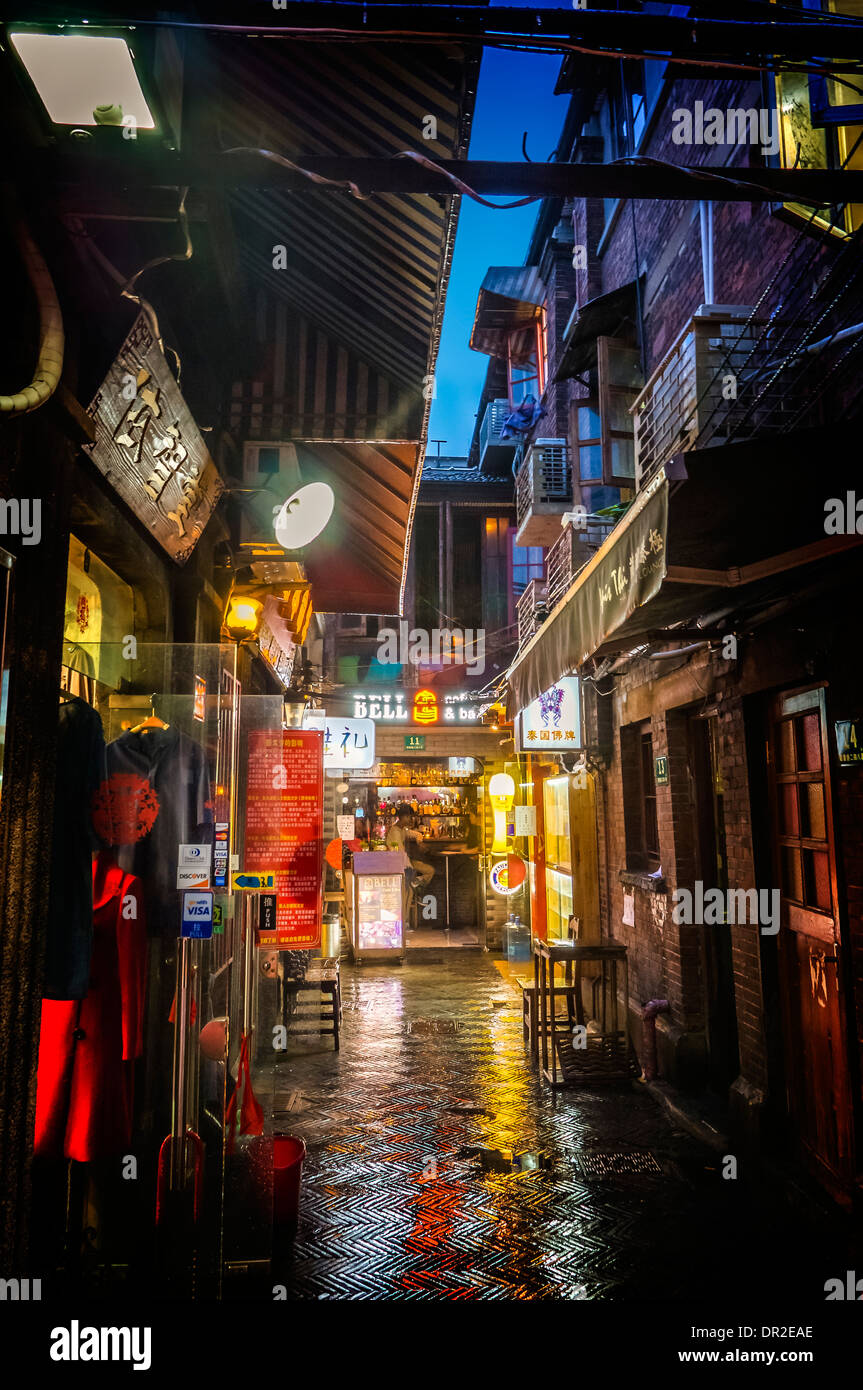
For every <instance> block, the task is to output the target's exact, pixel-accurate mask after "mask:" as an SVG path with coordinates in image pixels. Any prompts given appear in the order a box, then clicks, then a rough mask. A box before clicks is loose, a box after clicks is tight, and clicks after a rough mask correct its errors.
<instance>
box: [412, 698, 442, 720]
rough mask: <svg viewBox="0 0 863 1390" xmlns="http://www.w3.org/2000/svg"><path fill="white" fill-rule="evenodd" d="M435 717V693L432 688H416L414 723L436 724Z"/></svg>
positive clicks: (436, 709)
mask: <svg viewBox="0 0 863 1390" xmlns="http://www.w3.org/2000/svg"><path fill="white" fill-rule="evenodd" d="M437 719H438V708H437V695H436V694H435V693H434V691H433V690H418V691H417V693H416V695H415V696H414V723H415V724H436V723H437Z"/></svg>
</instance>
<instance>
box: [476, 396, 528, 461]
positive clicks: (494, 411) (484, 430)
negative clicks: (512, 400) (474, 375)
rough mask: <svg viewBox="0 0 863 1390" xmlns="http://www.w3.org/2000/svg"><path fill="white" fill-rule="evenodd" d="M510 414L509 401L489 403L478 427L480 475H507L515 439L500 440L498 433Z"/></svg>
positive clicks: (512, 457)
mask: <svg viewBox="0 0 863 1390" xmlns="http://www.w3.org/2000/svg"><path fill="white" fill-rule="evenodd" d="M509 413H510V404H509V401H508V400H507V399H506V398H505V397H504V399H503V400H497V401H489V403H488V405H487V406H486V408H485V414H484V415H483V417H482V424H481V425H480V427H479V468H480V472H481V473H486V474H490V475H491V476H492V477H500V476H501V475H502V474H508V473H509V471H510V469H511V468H512V464H513V459H514V457H515V451H516V447H517V445H518V442H519V441H518V440H517V439H501V437H500V432H501V430H502V429H503V424H504V421H505V419H506V417H507V415H509Z"/></svg>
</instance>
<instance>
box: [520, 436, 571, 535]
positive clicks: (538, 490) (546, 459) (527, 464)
mask: <svg viewBox="0 0 863 1390" xmlns="http://www.w3.org/2000/svg"><path fill="white" fill-rule="evenodd" d="M571 506H572V477H571V473H570V467H569V446H568V444H567V441H566V440H565V439H535V440H534V441H533V443H532V444H531V445H530V447H529V448H528V449H527V450H526V451H525V455H524V460H523V462H522V464H521V466H520V468H519V470H518V473H517V475H516V479H515V507H516V519H517V525H518V533H517V535H516V544H517V545H542V546H549V545H553V544H554V542H555V541H556V540H557V539H559V537H560V519H561V517H562V516H563V514H564V512H566V511H568V510H569V508H570V507H571Z"/></svg>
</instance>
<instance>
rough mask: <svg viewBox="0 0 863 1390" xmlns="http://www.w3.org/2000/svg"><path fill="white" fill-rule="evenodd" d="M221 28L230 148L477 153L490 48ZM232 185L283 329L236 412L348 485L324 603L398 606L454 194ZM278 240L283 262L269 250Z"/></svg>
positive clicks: (298, 153) (264, 310)
mask: <svg viewBox="0 0 863 1390" xmlns="http://www.w3.org/2000/svg"><path fill="white" fill-rule="evenodd" d="M209 42H210V43H211V45H212V49H211V51H212V53H213V54H214V56H215V58H216V62H217V65H218V73H217V75H216V74H214V78H215V80H217V81H218V84H219V87H218V90H219V97H220V103H221V105H220V115H219V119H218V122H217V137H218V142H219V144H220V145H221V147H222V148H224V149H231V148H236V147H252V148H256V149H266V150H271V151H273V152H274V153H277V154H280V155H282V156H284V157H286V158H288V159H290V160H292V161H294V162H296V163H298V164H300V165H301V164H302V161H303V157H304V156H311V155H339V156H345V155H356V156H357V157H359V158H363V157H371V156H377V157H380V156H386V155H392V154H397V153H399V152H400V151H402V150H418V149H421V150H422V151H423V153H427V154H428V155H429V156H430V157H431V158H432V159H434V158H458V157H463V156H464V155H465V154H466V153H467V143H468V135H469V128H470V120H471V117H472V114H473V102H474V95H475V87H476V77H477V72H478V62H479V59H478V50H477V51H467V50H465V49H463V48H461V47H459V46H457V45H449V46H441V47H435V48H431V47H429V46H426V45H423V46H412V45H410V44H409V43H406V44H392V43H385V44H378V45H375V44H374V43H367V44H366V43H364V44H361V45H357V44H354V45H337V44H301V43H296V42H293V41H286V40H267V39H264V38H260V39H255V40H248V41H247V42H245V43H243V44H238V43H237V42H236V40H235V39H233V40H226V39H221V38H211V39H210V41H209ZM427 136H433V138H426V137H427ZM230 202H231V211H232V217H233V223H234V231H235V235H236V241H237V248H238V259H239V263H240V266H241V268H242V270H243V271H244V273H245V276H246V279H247V281H248V284H249V288H250V290H251V291H252V293H253V294H254V296H255V298H256V299H257V301H258V307H257V311H256V313H257V319H258V322H259V325H261V326H262V327H263V325H264V324H266V325H269V324H270V323H272V324H273V325H274V327H275V328H276V330H277V334H276V336H275V337H274V338H273V339H272V340H271V339H270V337H269V334H268V332H267V329H266V328H263V332H262V334H261V335H260V336H262V337H263V339H264V345H265V347H266V346H268V345H269V344H270V343H271V341H272V351H270V352H269V354H268V356H269V361H268V362H267V365H266V366H265V369H264V371H263V372H262V371H261V370H260V367H257V368H256V369H255V370H254V371H252V372H250V377H251V378H252V380H251V381H250V383H249V387H250V389H251V398H250V401H245V396H244V392H245V391H246V387H245V386H244V384H243V383H238V384H237V388H235V392H234V397H235V399H234V402H233V413H234V415H235V416H236V417H237V422H238V423H239V421H240V420H245V419H246V418H247V417H248V420H249V424H250V426H251V429H250V431H249V432H250V434H251V436H252V437H258V438H261V437H265V436H266V435H267V434H270V432H271V431H272V434H271V437H273V438H275V437H281V438H285V439H292V440H294V441H296V443H297V446H298V450H299V451H300V455H301V468H302V471H303V477H304V478H306V477H307V476H316V477H322V478H325V479H326V480H327V481H329V482H330V483H331V485H332V486H333V488H334V490H335V492H336V498H337V507H336V513H335V516H334V518H333V521H332V522H331V523H330V525H329V526H328V527H327V530H326V533H325V535H324V536H322V537H320V538H319V540H318V541H317V542H315V544H314V546H312V547H310V550H309V554H308V557H307V567H308V572H309V575H310V577H311V579H312V583H313V595H314V602H315V607H316V609H318V611H331V612H371V613H375V612H381V613H396V612H398V611H399V608H400V603H401V598H402V594H403V589H404V582H405V568H406V563H407V552H408V549H409V545H410V533H411V526H412V521H413V512H414V508H415V505H416V493H417V486H418V478H419V470H420V465H421V459H422V448H423V445H424V443H425V434H426V430H427V423H428V412H429V404H430V395H431V393H430V392H429V391H428V390H427V384H426V378H427V376H428V374H429V373H432V372H433V371H434V364H435V360H436V357H437V349H438V343H439V338H440V329H441V323H442V318H443V302H444V294H445V289H446V283H447V280H448V276H449V267H450V261H451V257H452V251H453V241H454V234H455V211H456V209H457V207H458V201H457V200H456V199H454V198H450V197H447V198H441V197H429V196H426V195H404V196H401V195H400V196H396V195H375V196H374V197H370V198H368V199H357V198H356V197H354V196H352V195H351V194H350V193H348V192H344V193H342V192H333V191H332V190H327V191H325V192H318V191H315V190H314V189H313V188H311V186H310V189H309V191H307V192H306V191H304V192H303V193H302V194H300V195H298V194H291V193H289V192H284V191H282V190H280V189H279V188H278V187H275V186H273V187H269V188H265V189H262V188H257V189H248V188H243V189H238V190H236V191H235V192H234V193H233V194H232V195H231V200H230ZM279 246H283V247H284V248H285V250H286V256H285V260H286V262H287V264H286V266H285V268H284V269H276V268H274V264H273V261H274V254H275V253H274V248H275V247H279ZM262 291H263V295H264V296H266V301H267V302H266V303H264V304H262V303H261V302H260V301H261V299H262V293H261V292H262ZM273 305H275V306H276V311H275V313H274V314H273V313H272V312H271V307H272V306H273ZM280 306H284V308H285V309H287V315H288V322H287V325H284V324H283V326H282V328H281V329H279V322H280V319H279V307H280ZM279 334H280V336H278V335H279ZM266 355H267V354H265V356H266ZM264 416H266V421H267V423H266V424H265V423H264ZM268 426H269V428H268ZM261 430H263V434H262V433H261V432H260V431H261ZM352 440H356V441H358V442H356V443H354V442H352ZM303 441H307V442H303ZM326 441H331V442H329V443H328V442H326ZM362 441H374V446H373V447H372V445H371V443H370V442H362Z"/></svg>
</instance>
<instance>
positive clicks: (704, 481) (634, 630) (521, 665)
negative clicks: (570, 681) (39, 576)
mask: <svg viewBox="0 0 863 1390" xmlns="http://www.w3.org/2000/svg"><path fill="white" fill-rule="evenodd" d="M682 457H683V461H684V464H685V470H684V471H685V477H686V480H685V481H673V482H671V481H669V480H668V478H666V477H665V475H664V473H662V472H660V474H659V475H658V476H657V478H656V479H655V480H654V481H653V482H652V483H651V484H650V485H649V487H648V488H647V489H645V491H644V492H642V493H641V494H640V495H639V496H638V498H637V499H636V501H635V502H634V503H633V505H632V507H631V508H630V510H629V511H628V512H627V513H626V515H625V516H624V518H623V519H622V521H621V522H620V523H619V525H618V526H617V527H616V528H615V529H614V531H612V533H611V535H610V536H609V537H608V538H607V540H606V541H605V542H604V544H603V545H602V547H601V548H600V549H599V550H598V551H597V552H596V554H595V555H594V556H593V558H592V560H590V562H589V563H588V564H587V565H585V567H584V569H582V570H581V572H580V573H579V574H578V576H577V577H576V579H575V580H574V581H573V583H572V585H571V586H570V588H569V589H568V591H567V592H566V594H565V595H564V596H563V598H562V599H561V600H560V602H559V603H558V604H557V605H556V606H555V608H554V609H553V610H552V612H551V614H550V615H549V617H548V619H547V620H546V622H545V623H544V624H543V626H542V628H541V629H540V630H539V632H538V633H536V634H535V635H534V637H533V638H532V639H531V641H530V642H529V643H528V645H527V646H526V647H525V649H524V651H523V652H521V654H520V655H519V656H518V657H517V659H516V661H515V662H514V663H513V665H512V666H511V667H510V669H509V671H508V672H507V681H508V684H509V698H508V706H507V708H508V713H510V714H513V713H515V712H517V711H518V710H521V709H524V708H525V707H526V706H527V705H528V704H529V703H530V702H531V700H535V699H536V698H537V697H538V696H539V695H540V694H541V693H542V692H543V691H544V690H548V688H549V687H550V686H552V685H554V683H555V682H556V681H557V680H559V679H560V677H561V676H564V675H567V674H568V673H569V672H571V671H574V670H576V669H577V668H578V667H579V666H580V665H581V664H582V663H583V662H584V661H586V660H587V658H588V657H589V656H595V655H603V654H606V653H608V652H611V651H614V650H618V651H619V650H626V649H627V648H628V647H635V646H637V645H638V644H639V642H644V641H654V640H663V639H664V640H666V641H667V640H668V637H669V634H668V631H667V630H668V629H669V628H671V627H672V626H673V625H675V624H678V623H682V622H685V621H686V620H687V619H688V618H692V617H694V616H697V615H702V614H707V613H712V612H714V611H716V610H718V609H721V608H726V609H729V608H730V609H733V610H735V611H737V610H740V609H742V608H744V607H748V606H750V605H752V604H753V603H763V602H769V601H770V600H771V599H772V598H773V597H779V596H780V595H781V594H782V593H783V592H786V591H787V590H788V588H789V580H788V573H789V571H795V572H796V571H798V570H800V568H801V567H803V566H807V567H810V568H809V569H807V577H812V578H813V579H815V578H819V577H820V578H823V577H824V575H826V576H827V577H828V578H829V577H830V576H831V574H833V573H835V574H836V576H837V582H838V575H839V572H840V566H839V563H838V559H839V557H840V556H841V554H842V552H844V551H848V550H850V549H852V548H857V547H860V546H861V545H863V536H861V535H857V534H856V533H854V532H852V533H851V534H841V535H829V534H825V530H824V518H825V502H826V500H827V496H828V494H829V495H832V496H833V497H836V498H840V499H845V498H846V496H847V494H848V493H853V492H854V488H855V480H856V479H857V478H858V477H859V463H858V462H857V447H856V444H855V439H854V432H853V430H852V429H849V428H848V427H847V426H839V427H836V428H834V429H832V430H831V429H815V430H801V431H796V432H794V433H789V434H785V435H774V436H770V437H769V438H762V439H759V440H753V441H749V442H746V443H744V444H732V445H727V446H717V447H716V448H713V449H698V450H692V451H691V452H689V453H686V454H684V455H683V456H682ZM814 460H824V461H827V460H829V469H830V472H829V477H830V482H829V486H828V485H826V484H825V482H824V472H823V468H819V467H817V466H815V467H813V461H814ZM680 471H681V470H679V469H676V470H675V479H677V477H678V476H679V472H680ZM858 485H859V484H858Z"/></svg>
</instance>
